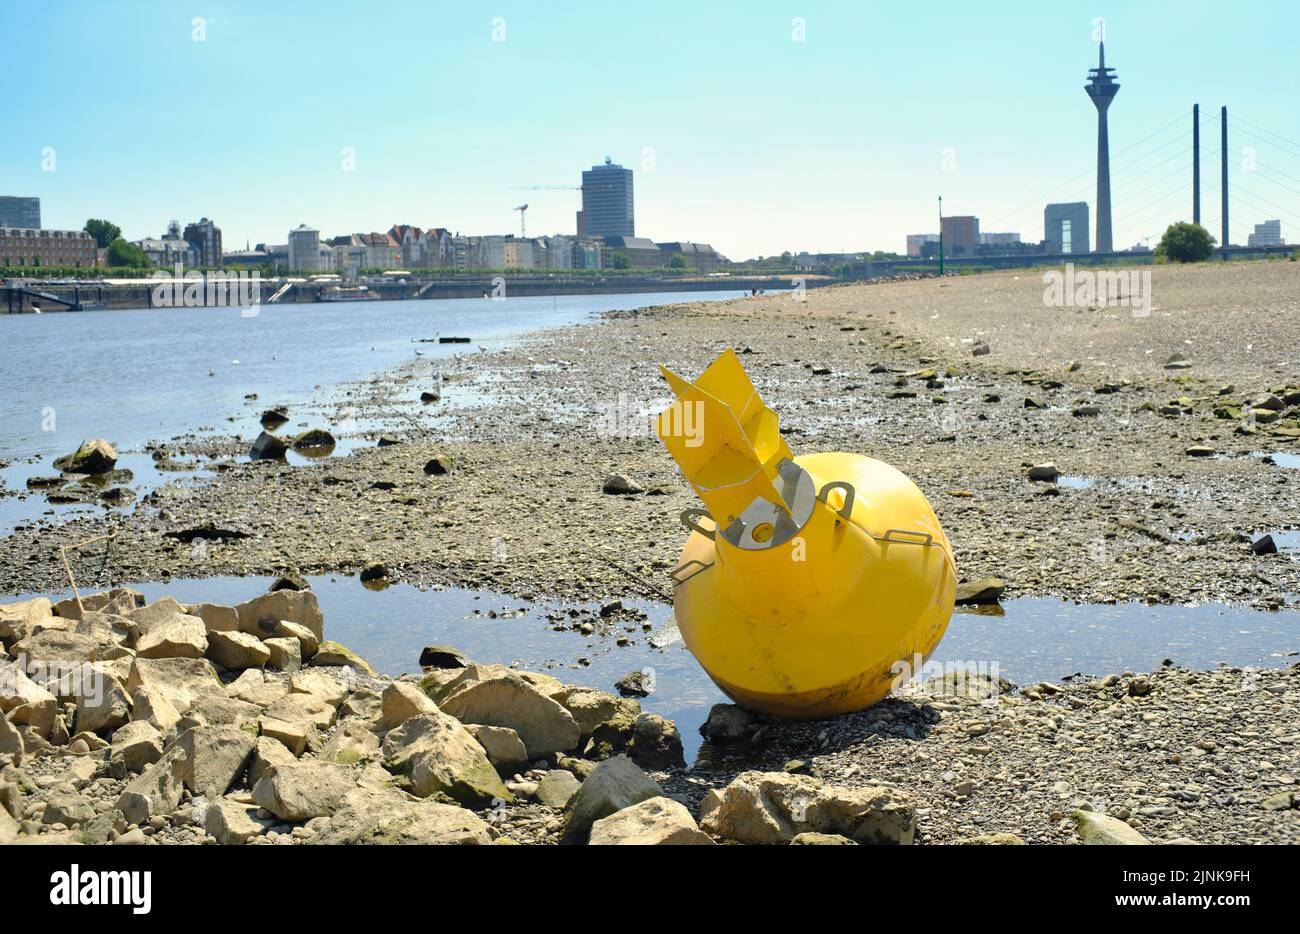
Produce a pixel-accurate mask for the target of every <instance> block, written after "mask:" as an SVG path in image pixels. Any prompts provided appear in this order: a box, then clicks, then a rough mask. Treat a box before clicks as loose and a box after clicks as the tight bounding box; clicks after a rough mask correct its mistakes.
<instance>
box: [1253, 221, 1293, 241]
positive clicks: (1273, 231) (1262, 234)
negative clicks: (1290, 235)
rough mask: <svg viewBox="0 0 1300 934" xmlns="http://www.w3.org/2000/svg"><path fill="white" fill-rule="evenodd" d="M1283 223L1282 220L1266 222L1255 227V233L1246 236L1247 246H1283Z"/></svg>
mask: <svg viewBox="0 0 1300 934" xmlns="http://www.w3.org/2000/svg"><path fill="white" fill-rule="evenodd" d="M1285 242H1286V241H1284V240H1283V239H1282V222H1281V221H1280V220H1271V221H1264V223H1262V224H1256V225H1255V232H1254V233H1253V234H1248V235H1247V236H1246V246H1282V245H1283V244H1284V243H1285Z"/></svg>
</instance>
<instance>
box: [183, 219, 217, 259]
mask: <svg viewBox="0 0 1300 934" xmlns="http://www.w3.org/2000/svg"><path fill="white" fill-rule="evenodd" d="M184 237H185V239H186V240H188V241H189V242H190V245H191V246H193V247H194V251H195V253H196V254H197V257H198V262H199V265H200V266H201V267H203V268H204V269H220V268H221V228H220V227H218V226H217V225H216V224H215V223H213V222H212V221H210V220H208V219H207V218H206V217H201V218H199V219H198V220H197V221H195V222H194V223H192V224H188V225H186V227H185V233H184Z"/></svg>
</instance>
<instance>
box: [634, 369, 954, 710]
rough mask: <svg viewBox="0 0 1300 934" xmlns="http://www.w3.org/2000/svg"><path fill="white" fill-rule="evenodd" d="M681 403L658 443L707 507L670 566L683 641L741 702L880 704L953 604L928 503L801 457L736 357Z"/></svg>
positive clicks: (852, 457) (685, 517)
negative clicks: (680, 557) (674, 567)
mask: <svg viewBox="0 0 1300 934" xmlns="http://www.w3.org/2000/svg"><path fill="white" fill-rule="evenodd" d="M660 371H661V372H662V373H663V375H664V378H665V379H667V380H668V384H669V386H671V387H672V390H673V393H674V394H675V395H676V397H677V399H676V401H675V402H674V403H673V404H672V405H670V406H669V407H668V408H667V409H666V410H664V412H662V413H660V415H659V417H658V430H659V437H660V438H661V439H662V440H663V442H664V444H665V445H666V446H667V448H668V450H669V452H670V453H671V454H672V456H673V458H674V459H675V460H676V461H677V464H678V466H680V467H681V469H682V473H683V474H684V475H685V476H686V479H687V480H688V481H690V483H691V485H692V486H693V487H694V488H695V491H696V492H697V493H698V494H699V496H700V499H701V500H703V501H704V505H705V506H706V507H707V510H698V509H688V510H686V512H684V513H683V514H682V522H683V524H684V525H685V526H686V527H687V528H688V529H689V530H690V532H691V534H690V536H689V537H688V539H687V541H686V546H685V547H684V549H683V550H682V559H681V562H680V564H679V565H678V567H677V568H676V570H674V571H673V572H672V578H673V585H674V599H673V608H674V611H675V613H676V617H677V626H678V628H679V629H680V630H681V633H682V638H683V639H684V640H685V642H686V646H687V648H689V649H690V650H691V652H692V654H694V656H695V657H696V659H698V660H699V662H700V664H701V665H702V666H703V667H704V670H705V671H706V672H708V674H709V676H710V677H711V678H713V680H714V681H715V682H716V683H717V685H718V687H720V688H721V689H722V690H723V691H724V692H726V694H727V695H728V696H730V697H731V698H732V699H733V700H735V701H736V702H737V703H739V704H742V705H744V706H745V707H748V708H751V709H753V710H757V711H761V712H763V713H769V714H775V715H777V716H781V717H789V718H793V719H815V718H819V717H830V716H835V715H837V714H841V713H847V712H849V711H853V710H859V709H861V708H863V707H866V706H867V705H869V704H873V703H875V702H876V701H878V700H880V699H881V698H882V697H884V696H885V695H886V694H887V693H889V691H890V689H891V687H893V686H894V685H896V684H897V683H898V682H899V680H900V677H908V676H910V675H911V674H912V673H913V672H915V671H918V670H919V667H920V666H919V664H918V663H923V662H924V660H925V659H926V658H928V657H929V655H930V653H931V652H933V651H934V648H935V646H936V645H938V644H939V640H940V639H941V638H942V637H943V633H944V630H945V629H947V627H948V619H949V617H950V616H951V615H952V609H953V600H954V597H955V595H956V588H957V578H956V568H955V565H954V563H953V558H952V546H951V545H950V544H949V542H948V539H947V537H946V536H945V535H944V534H943V529H941V528H940V527H939V520H938V519H937V518H936V517H935V514H934V510H933V509H931V508H930V504H929V502H927V500H926V498H925V496H924V495H923V494H922V493H921V491H920V490H919V489H917V487H916V485H915V484H914V483H912V481H911V480H909V479H908V478H907V477H905V476H904V475H903V474H902V473H900V472H899V471H898V470H896V469H894V468H893V467H891V466H889V465H888V464H885V463H882V462H881V461H878V460H873V459H872V458H870V457H864V456H862V455H859V454H840V453H824V454H804V455H801V456H799V457H795V456H794V454H793V453H792V452H791V450H790V448H789V446H788V445H787V444H786V443H785V439H784V438H782V436H781V432H780V428H779V424H778V419H777V415H776V413H775V412H773V411H772V410H771V409H769V408H768V407H767V406H766V405H764V404H763V400H762V399H760V398H759V395H758V392H757V391H756V390H755V389H754V384H753V383H752V382H750V380H749V377H748V376H747V375H746V374H745V371H744V368H743V367H742V366H741V365H740V360H739V359H738V358H737V357H736V354H735V352H734V351H732V350H727V351H725V352H724V353H723V354H722V355H721V356H719V357H718V359H717V360H715V361H714V362H713V363H712V364H711V365H710V366H709V368H708V369H707V370H705V371H704V372H703V373H702V374H701V375H700V378H699V379H698V380H696V381H695V382H694V383H690V382H687V381H686V380H684V379H682V378H681V377H679V376H677V375H676V374H674V373H672V372H671V371H669V370H667V369H665V368H663V367H660Z"/></svg>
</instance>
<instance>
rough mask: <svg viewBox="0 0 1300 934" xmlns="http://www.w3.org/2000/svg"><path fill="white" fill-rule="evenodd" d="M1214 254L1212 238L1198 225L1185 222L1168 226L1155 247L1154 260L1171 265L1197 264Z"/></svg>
mask: <svg viewBox="0 0 1300 934" xmlns="http://www.w3.org/2000/svg"><path fill="white" fill-rule="evenodd" d="M1213 252H1214V238H1213V237H1211V236H1210V232H1209V231H1208V230H1206V229H1205V228H1204V227H1202V226H1201V225H1200V224H1189V223H1187V222H1186V221H1182V222H1179V223H1177V224H1170V225H1169V228H1168V229H1167V230H1166V231H1165V234H1164V236H1163V237H1161V238H1160V245H1159V246H1157V247H1156V260H1157V261H1160V262H1171V263H1199V262H1202V261H1203V260H1207V259H1209V258H1210V254H1211V253H1213Z"/></svg>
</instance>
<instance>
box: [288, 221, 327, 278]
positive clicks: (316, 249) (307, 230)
mask: <svg viewBox="0 0 1300 934" xmlns="http://www.w3.org/2000/svg"><path fill="white" fill-rule="evenodd" d="M289 269H290V270H292V271H293V272H316V271H318V270H319V269H320V231H319V230H317V229H316V228H315V227H308V226H307V225H306V224H299V225H298V226H297V227H295V228H294V229H293V230H291V231H289Z"/></svg>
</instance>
